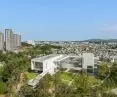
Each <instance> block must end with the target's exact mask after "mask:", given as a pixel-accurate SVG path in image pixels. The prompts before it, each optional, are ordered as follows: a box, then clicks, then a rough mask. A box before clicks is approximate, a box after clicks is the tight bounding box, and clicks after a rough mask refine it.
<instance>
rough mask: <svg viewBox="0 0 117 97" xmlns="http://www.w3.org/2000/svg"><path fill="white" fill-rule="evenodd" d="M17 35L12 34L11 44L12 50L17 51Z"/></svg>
mask: <svg viewBox="0 0 117 97" xmlns="http://www.w3.org/2000/svg"><path fill="white" fill-rule="evenodd" d="M17 36H18V35H17V34H13V39H14V44H13V48H14V49H17Z"/></svg>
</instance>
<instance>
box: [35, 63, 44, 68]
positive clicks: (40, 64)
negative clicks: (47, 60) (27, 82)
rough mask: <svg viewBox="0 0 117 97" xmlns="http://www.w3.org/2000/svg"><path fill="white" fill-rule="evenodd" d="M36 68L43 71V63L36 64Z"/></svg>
mask: <svg viewBox="0 0 117 97" xmlns="http://www.w3.org/2000/svg"><path fill="white" fill-rule="evenodd" d="M35 68H40V69H42V68H43V63H41V62H35Z"/></svg>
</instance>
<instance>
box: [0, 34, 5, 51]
mask: <svg viewBox="0 0 117 97" xmlns="http://www.w3.org/2000/svg"><path fill="white" fill-rule="evenodd" d="M0 50H4V34H3V33H1V32H0Z"/></svg>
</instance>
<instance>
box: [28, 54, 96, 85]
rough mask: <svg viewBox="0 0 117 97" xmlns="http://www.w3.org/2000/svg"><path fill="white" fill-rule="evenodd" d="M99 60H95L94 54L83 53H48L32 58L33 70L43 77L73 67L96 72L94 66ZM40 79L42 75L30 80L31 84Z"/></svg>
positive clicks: (78, 69)
mask: <svg viewBox="0 0 117 97" xmlns="http://www.w3.org/2000/svg"><path fill="white" fill-rule="evenodd" d="M96 62H97V60H96V61H95V57H94V54H92V53H83V54H81V55H79V56H76V55H61V54H58V55H53V54H52V55H47V56H43V57H40V58H34V59H32V60H31V70H33V71H38V72H41V76H42V77H43V76H44V75H45V74H47V73H50V74H54V73H55V72H56V71H57V70H58V69H60V68H64V69H68V70H70V69H73V70H77V71H81V70H84V71H86V72H88V73H92V74H93V73H94V68H96V67H95V65H96ZM39 80H40V76H39V77H36V79H33V80H31V81H29V83H28V84H29V85H31V86H35V85H36V84H37V83H38V81H39Z"/></svg>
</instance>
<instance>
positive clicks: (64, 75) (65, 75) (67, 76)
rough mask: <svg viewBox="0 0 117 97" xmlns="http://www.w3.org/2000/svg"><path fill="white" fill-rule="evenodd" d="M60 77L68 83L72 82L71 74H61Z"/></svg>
mask: <svg viewBox="0 0 117 97" xmlns="http://www.w3.org/2000/svg"><path fill="white" fill-rule="evenodd" d="M60 77H61V79H62V80H66V81H71V80H72V75H71V73H67V72H61V73H60Z"/></svg>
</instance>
